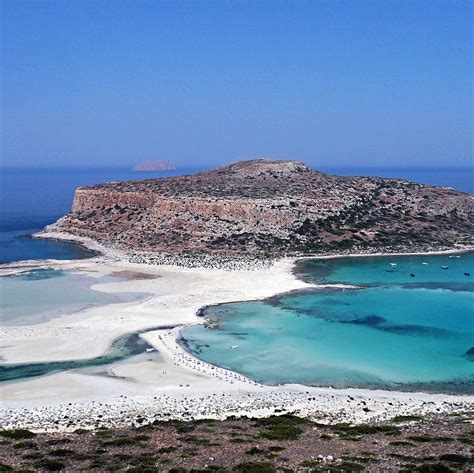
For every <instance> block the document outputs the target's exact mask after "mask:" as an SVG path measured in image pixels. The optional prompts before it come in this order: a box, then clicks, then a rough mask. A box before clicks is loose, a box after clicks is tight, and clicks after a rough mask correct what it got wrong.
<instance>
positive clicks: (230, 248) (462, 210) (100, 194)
mask: <svg viewBox="0 0 474 473" xmlns="http://www.w3.org/2000/svg"><path fill="white" fill-rule="evenodd" d="M473 215H474V201H473V197H472V196H471V195H470V194H466V193H463V192H459V191H456V190H453V189H451V188H446V187H434V186H429V185H423V184H416V183H413V182H409V181H406V180H402V179H387V178H379V177H345V176H333V175H329V174H324V173H321V172H318V171H315V170H312V169H311V168H309V167H308V166H306V165H305V164H304V163H302V162H300V161H275V160H268V159H256V160H250V161H240V162H236V163H234V164H230V165H227V166H224V167H221V168H218V169H214V170H211V171H207V172H202V173H198V174H193V175H185V176H175V177H166V178H157V179H146V180H140V181H138V180H137V181H126V182H113V183H106V184H98V185H91V186H85V187H80V188H78V189H77V190H76V193H75V197H74V203H73V208H72V211H71V213H69V214H68V215H66V216H65V217H63V218H61V219H60V220H59V221H58V222H57V223H56V224H54V225H53V226H52V227H51V228H50V229H49V231H55V232H65V233H68V234H70V235H75V236H79V237H88V238H92V239H93V240H96V241H98V242H100V243H101V244H103V245H105V246H114V247H115V248H119V249H123V250H138V251H150V252H168V253H174V254H179V253H180V254H186V253H187V254H189V253H193V254H214V255H216V256H217V255H218V254H220V255H230V256H232V255H245V254H252V255H254V256H257V257H270V258H273V257H277V256H283V255H310V254H320V253H328V252H332V253H334V252H338V253H341V252H344V253H347V252H353V253H354V252H355V253H357V252H359V253H364V252H368V253H370V252H375V251H390V252H395V251H399V252H407V251H413V250H416V251H432V250H434V249H447V248H453V247H455V246H469V245H471V244H472V241H473V238H472V235H473V234H474V232H473V219H472V217H473Z"/></svg>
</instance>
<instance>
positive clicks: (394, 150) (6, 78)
mask: <svg viewBox="0 0 474 473" xmlns="http://www.w3.org/2000/svg"><path fill="white" fill-rule="evenodd" d="M0 5H1V10H2V11H1V17H2V20H1V21H2V25H1V26H2V33H1V34H2V44H1V47H2V55H1V66H2V67H1V70H2V72H1V101H2V102H1V112H2V113H1V131H2V133H1V152H2V163H3V165H6V166H21V167H22V166H78V165H80V166H82V165H84V166H115V165H117V166H128V165H133V164H135V163H137V162H141V161H149V160H160V159H169V160H171V161H173V162H175V163H176V164H177V166H199V165H219V164H223V163H227V162H230V161H236V160H239V159H251V158H256V157H269V158H275V159H299V160H303V161H305V162H307V163H308V164H311V165H313V166H315V167H317V166H318V165H321V166H333V165H352V166H466V165H470V164H471V163H472V156H473V116H472V110H473V99H472V98H473V84H472V82H473V79H472V78H473V65H472V41H473V36H472V35H473V32H472V24H473V2H471V1H470V0H466V1H462V0H426V1H421V0H409V1H408V0H407V1H403V0H384V1H375V0H372V1H364V0H347V1H343V0H333V1H329V0H324V1H323V0H321V1H317V0H314V1H303V0H294V1H279V0H272V1H263V0H261V1H257V0H255V1H237V0H233V1H225V0H222V1H221V0H219V1H217V0H216V1H198V0H195V1H155V0H153V1H140V0H134V1H124V0H114V1H112V0H109V1H105V0H102V1H99V0H95V1H94V0H80V1H79V0H77V1H73V0H61V1H42V0H34V1H30V0H22V1H17V0H0Z"/></svg>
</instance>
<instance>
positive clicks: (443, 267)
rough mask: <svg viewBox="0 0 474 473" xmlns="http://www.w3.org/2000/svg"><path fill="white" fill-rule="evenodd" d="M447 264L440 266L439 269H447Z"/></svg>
mask: <svg viewBox="0 0 474 473" xmlns="http://www.w3.org/2000/svg"><path fill="white" fill-rule="evenodd" d="M448 268H449V266H441V269H448Z"/></svg>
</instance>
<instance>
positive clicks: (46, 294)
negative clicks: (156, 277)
mask: <svg viewBox="0 0 474 473" xmlns="http://www.w3.org/2000/svg"><path fill="white" fill-rule="evenodd" d="M119 280H120V278H112V277H101V278H94V277H91V276H90V275H87V274H86V273H84V274H78V273H74V272H70V271H60V270H53V269H38V270H34V271H30V272H27V273H23V274H19V275H14V276H5V277H1V278H0V326H11V325H32V324H38V323H43V322H46V321H48V320H51V319H53V318H55V317H59V316H62V315H66V314H72V313H74V312H77V311H80V310H83V309H85V308H88V307H92V306H97V305H105V304H113V303H120V302H132V301H136V300H139V299H143V298H144V297H146V294H143V293H137V292H134V293H106V292H102V291H96V290H93V289H91V286H92V285H94V284H103V283H108V282H113V281H119Z"/></svg>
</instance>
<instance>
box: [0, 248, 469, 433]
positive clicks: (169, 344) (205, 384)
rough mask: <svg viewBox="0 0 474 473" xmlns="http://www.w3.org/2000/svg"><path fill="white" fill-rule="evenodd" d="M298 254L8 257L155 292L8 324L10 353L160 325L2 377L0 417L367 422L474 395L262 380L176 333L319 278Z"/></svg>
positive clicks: (52, 421) (34, 356) (43, 425)
mask: <svg viewBox="0 0 474 473" xmlns="http://www.w3.org/2000/svg"><path fill="white" fill-rule="evenodd" d="M293 265H294V260H293V259H282V260H280V261H278V262H275V263H274V264H273V265H271V266H270V267H260V268H255V269H247V268H246V269H240V270H239V269H235V270H233V271H229V270H223V269H203V268H192V269H189V268H183V267H173V266H152V265H146V264H132V263H124V262H121V261H120V258H119V255H118V253H117V252H111V251H109V252H108V254H107V255H106V256H99V257H96V258H93V259H90V260H75V261H62V262H61V261H48V262H45V261H40V262H26V263H22V264H20V265H18V264H11V265H4V266H3V267H2V268H1V273H2V274H9V273H13V272H18V271H19V270H21V268H22V267H23V268H25V267H34V266H41V267H44V266H47V267H51V268H61V269H65V270H70V271H81V272H87V273H88V274H90V276H91V277H97V278H99V277H101V276H104V275H110V274H112V273H117V272H122V274H129V275H130V277H129V278H127V279H126V280H123V281H120V282H113V283H105V284H104V283H99V281H98V284H96V285H95V286H93V288H94V289H96V290H99V291H106V292H142V293H143V292H144V293H149V294H151V295H150V296H149V297H147V298H145V299H144V300H141V301H138V302H131V303H121V304H110V305H105V306H99V307H92V308H89V309H86V310H83V311H81V312H80V313H75V314H72V315H65V316H62V317H59V318H55V319H53V320H49V321H48V322H45V323H42V324H37V325H30V326H14V327H2V328H1V329H0V356H1V357H2V363H7V364H12V363H32V362H48V361H60V360H78V359H87V358H92V357H97V356H101V355H102V354H104V352H105V351H106V350H107V348H108V347H109V346H110V344H111V343H112V341H113V340H115V339H116V338H117V337H120V336H121V335H124V334H127V333H131V332H137V331H141V330H145V329H150V328H156V330H153V331H149V332H147V333H145V334H142V337H143V338H144V339H145V340H146V341H147V342H148V343H149V344H150V345H151V346H153V347H155V348H156V350H157V351H156V352H150V353H144V354H142V355H139V356H137V357H134V358H133V359H127V360H123V361H120V362H117V363H115V364H113V365H112V366H110V367H107V369H104V370H103V371H100V370H99V371H98V370H92V371H90V370H89V371H88V370H87V369H84V370H73V371H64V372H60V373H56V374H52V375H48V376H43V377H37V378H29V379H25V380H18V381H15V382H11V383H2V384H0V400H1V403H0V404H1V406H0V428H3V429H6V428H19V427H22V428H30V429H33V430H38V431H39V430H74V429H77V428H79V427H85V428H92V427H96V426H99V425H100V426H118V425H130V424H136V423H138V424H140V423H143V422H149V421H153V420H156V419H171V418H178V419H191V418H204V417H212V418H225V417H226V416H229V415H248V416H258V415H267V414H272V413H281V412H295V413H298V414H300V415H304V416H309V417H311V418H313V419H318V420H319V421H321V422H330V421H336V420H337V421H349V422H367V421H378V420H384V419H388V418H390V417H393V416H395V415H400V414H428V413H440V412H460V411H463V410H467V409H469V408H472V407H473V405H474V398H473V397H472V396H460V395H459V396H458V395H457V396H454V395H444V394H426V393H402V392H392V391H372V390H363V389H331V388H315V387H307V386H300V385H283V386H263V385H260V384H258V383H255V382H253V381H252V380H250V379H248V378H246V377H245V376H242V375H240V374H238V373H233V372H229V371H227V370H224V369H221V368H218V367H215V366H212V365H209V364H207V363H204V362H202V361H200V360H197V359H196V358H194V357H192V356H191V355H190V354H189V353H187V352H185V351H184V350H183V348H182V347H181V346H180V345H179V344H178V343H177V341H176V340H177V337H178V336H179V330H180V328H182V327H183V326H185V325H189V324H198V323H202V322H203V321H204V320H203V318H202V317H199V316H197V315H196V313H197V312H198V310H199V309H200V308H202V307H203V306H206V305H212V304H218V303H224V302H232V301H244V300H256V299H263V298H267V297H270V296H273V295H275V294H278V293H281V292H286V291H292V290H299V289H305V288H309V287H311V286H310V285H309V284H307V283H305V282H303V281H301V280H299V279H298V278H296V277H295V276H294V275H293V273H292V268H293ZM19 268H20V269H19ZM124 271H125V272H128V273H123V272H124ZM141 274H145V275H146V276H147V278H146V279H145V278H141V276H140V275H141ZM160 327H163V328H161V329H160ZM170 327H176V328H170Z"/></svg>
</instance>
